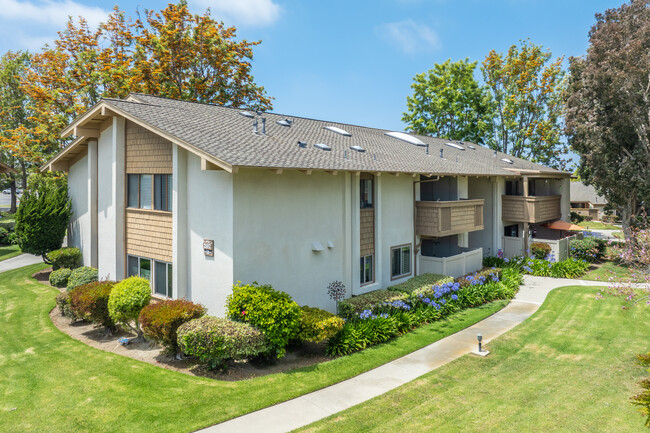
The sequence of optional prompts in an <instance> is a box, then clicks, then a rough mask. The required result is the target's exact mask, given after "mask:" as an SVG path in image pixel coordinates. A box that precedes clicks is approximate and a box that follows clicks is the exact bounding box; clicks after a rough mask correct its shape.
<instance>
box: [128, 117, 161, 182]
mask: <svg viewBox="0 0 650 433" xmlns="http://www.w3.org/2000/svg"><path fill="white" fill-rule="evenodd" d="M126 172H127V173H131V174H171V173H172V143H171V141H168V140H165V139H164V138H162V137H160V136H158V135H156V134H154V133H153V132H150V131H147V130H146V129H144V128H143V127H141V126H139V125H136V124H135V123H133V122H127V123H126Z"/></svg>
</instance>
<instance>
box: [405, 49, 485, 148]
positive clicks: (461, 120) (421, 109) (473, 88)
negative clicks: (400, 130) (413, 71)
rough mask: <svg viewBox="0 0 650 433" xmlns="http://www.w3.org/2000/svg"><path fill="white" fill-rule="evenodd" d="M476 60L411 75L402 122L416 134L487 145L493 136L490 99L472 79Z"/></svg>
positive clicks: (460, 61)
mask: <svg viewBox="0 0 650 433" xmlns="http://www.w3.org/2000/svg"><path fill="white" fill-rule="evenodd" d="M476 64H477V62H473V63H470V62H469V60H468V59H465V60H459V61H457V62H454V63H452V62H451V60H447V61H446V62H444V63H437V64H435V65H434V67H433V69H430V70H429V71H428V72H424V73H422V74H418V75H416V76H415V78H413V84H411V88H412V89H413V95H412V96H409V97H407V98H406V101H407V112H406V113H404V115H403V117H402V121H404V122H405V123H406V124H407V129H408V130H409V131H411V132H415V133H417V134H427V135H434V136H438V137H444V138H448V139H451V140H468V141H472V142H474V143H480V144H487V140H490V139H491V138H492V118H493V117H494V112H493V106H492V103H491V102H492V98H491V96H490V94H489V91H488V90H487V89H486V88H485V87H481V86H479V84H478V82H477V81H476V79H475V78H474V71H475V69H476Z"/></svg>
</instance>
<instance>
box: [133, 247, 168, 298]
mask: <svg viewBox="0 0 650 433" xmlns="http://www.w3.org/2000/svg"><path fill="white" fill-rule="evenodd" d="M131 257H132V258H135V259H137V260H138V274H137V275H136V276H138V277H142V275H140V269H141V266H140V260H142V259H144V260H149V261H150V262H151V269H150V271H149V272H150V274H151V277H150V278H149V285H150V286H151V295H152V296H155V297H158V298H165V299H172V295H173V287H172V286H171V284H172V282H171V281H170V279H169V277H170V275H169V268H170V267H171V269H172V275H173V272H174V267H173V264H172V263H170V262H165V261H163V260H155V259H152V258H149V257H142V256H136V255H134V254H127V257H126V273H127V275H128V274H129V259H130V258H131ZM156 263H164V264H165V289H166V290H165V292H166V294H164V295H163V294H160V293H157V292H156ZM128 276H132V275H128ZM143 278H144V277H143Z"/></svg>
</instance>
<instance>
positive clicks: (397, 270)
mask: <svg viewBox="0 0 650 433" xmlns="http://www.w3.org/2000/svg"><path fill="white" fill-rule="evenodd" d="M390 253H391V271H390V272H391V274H390V276H391V277H395V276H397V275H399V274H401V273H402V272H401V265H400V256H399V253H400V249H399V248H395V249H392V250H390Z"/></svg>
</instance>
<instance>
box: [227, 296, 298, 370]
mask: <svg viewBox="0 0 650 433" xmlns="http://www.w3.org/2000/svg"><path fill="white" fill-rule="evenodd" d="M226 308H227V312H228V317H229V318H230V319H232V320H236V321H238V322H245V323H250V324H251V325H253V326H255V327H256V328H258V329H259V330H260V331H262V332H263V333H264V335H266V338H267V339H268V342H269V343H270V346H271V347H272V350H273V351H274V352H275V355H276V356H277V357H278V358H281V357H282V356H284V354H285V347H286V346H287V345H288V344H289V341H291V340H293V339H295V338H296V336H297V334H298V330H299V327H300V307H298V304H296V303H295V302H294V301H293V299H291V296H289V295H288V294H287V293H284V292H281V291H278V290H274V289H273V287H271V286H270V285H262V286H260V285H258V284H257V283H253V284H247V285H240V284H237V285H235V286H233V291H232V293H231V294H230V295H229V296H228V298H227V301H226Z"/></svg>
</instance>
